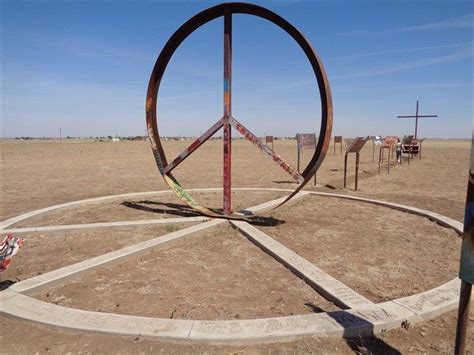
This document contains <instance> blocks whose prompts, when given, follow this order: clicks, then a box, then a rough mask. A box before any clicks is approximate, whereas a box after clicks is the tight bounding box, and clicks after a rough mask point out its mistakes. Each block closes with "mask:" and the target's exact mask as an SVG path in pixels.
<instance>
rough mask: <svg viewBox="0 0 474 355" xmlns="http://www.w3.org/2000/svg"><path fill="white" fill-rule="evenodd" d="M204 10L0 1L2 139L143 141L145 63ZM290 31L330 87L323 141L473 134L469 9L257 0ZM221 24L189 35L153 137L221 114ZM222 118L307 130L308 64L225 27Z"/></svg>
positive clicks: (248, 32)
mask: <svg viewBox="0 0 474 355" xmlns="http://www.w3.org/2000/svg"><path fill="white" fill-rule="evenodd" d="M217 3H219V2H209V1H192V2H191V1H173V2H172V1H120V0H119V1H105V0H104V1H99V0H97V1H73V0H70V1H66V0H63V1H61V0H56V1H42V0H38V1H21V0H16V1H8V0H2V1H1V16H2V34H1V35H2V48H1V58H2V126H1V134H2V136H5V137H13V136H58V135H59V127H61V128H62V132H63V135H70V136H98V135H115V134H118V135H124V136H128V135H143V134H144V132H145V113H144V106H145V95H146V88H147V84H148V79H149V76H150V73H151V70H152V68H153V65H154V62H155V60H156V58H157V56H158V54H159V52H160V51H161V49H162V47H163V46H164V44H165V42H166V41H167V39H168V38H169V37H170V36H171V34H172V33H173V32H174V31H175V30H176V29H177V28H178V27H179V26H180V25H181V24H182V23H183V22H185V21H186V20H187V19H188V18H190V17H191V16H193V15H194V14H195V13H197V12H199V11H201V10H204V9H205V8H207V7H209V6H212V5H215V4H217ZM255 3H257V4H259V5H262V6H265V7H267V8H268V9H270V10H272V11H274V12H276V13H278V14H279V15H281V16H283V17H284V18H285V19H287V20H288V21H289V22H291V23H292V24H293V25H295V26H296V27H297V28H298V29H300V30H301V31H302V32H303V33H304V34H305V35H306V37H307V38H308V39H309V40H310V42H311V43H312V44H313V46H314V47H315V49H316V50H317V51H318V53H319V55H320V57H321V59H322V61H323V64H324V66H325V69H326V71H327V74H328V77H329V82H330V85H331V90H332V95H333V104H334V130H333V132H334V134H337V135H343V136H358V135H368V134H382V135H392V134H395V135H403V134H409V133H412V132H413V130H414V122H413V121H412V120H399V119H397V118H396V116H397V115H409V114H414V111H415V104H416V100H417V99H418V100H420V113H421V114H438V115H439V117H438V118H435V119H425V120H422V121H421V122H420V126H419V136H421V137H443V138H449V137H456V138H461V137H465V138H470V136H471V131H472V117H473V107H472V103H473V31H474V27H473V26H474V5H473V4H474V3H473V2H472V1H466V2H463V1H448V0H446V1H441V0H438V1H337V0H336V1H311V2H309V1H308V2H305V1H283V0H281V1H256V2H255ZM222 32H223V20H222V19H216V20H214V21H213V22H211V23H209V24H207V25H206V26H204V27H202V28H200V29H199V30H197V31H196V32H195V33H193V34H192V35H191V36H190V37H189V38H188V39H187V40H186V41H185V42H184V43H183V45H182V46H181V47H180V48H179V49H178V50H177V52H176V53H175V55H174V56H173V58H172V61H171V63H170V64H169V66H168V68H167V71H166V74H165V77H164V79H163V83H162V86H161V89H160V93H159V109H158V115H159V128H160V132H161V134H162V135H185V136H191V135H193V136H195V135H198V134H199V133H200V132H201V131H204V130H206V129H207V128H208V127H209V126H210V125H211V124H212V123H214V122H215V121H217V120H218V119H219V118H220V117H221V116H222V95H223V94H222V70H223V67H222V65H223V64H222V59H223V53H222V50H223V49H222V41H223V39H222V36H223V33H222ZM233 115H234V116H235V117H236V118H237V119H238V120H240V121H241V122H243V123H244V124H245V125H246V126H247V127H248V128H249V129H251V130H252V131H254V133H256V134H257V135H263V134H272V135H287V136H293V135H295V134H296V133H297V132H318V131H319V124H320V122H319V118H320V107H319V98H318V92H317V87H316V86H315V82H314V81H313V75H312V73H311V70H310V67H309V64H308V61H307V59H306V57H305V56H304V55H303V53H302V51H301V50H300V49H299V47H297V45H296V44H295V43H294V42H293V40H292V39H291V38H290V37H288V36H287V35H286V34H285V33H284V32H283V31H282V30H280V29H279V28H277V27H275V26H274V25H273V24H271V23H269V22H266V21H264V20H262V19H259V18H256V17H252V16H248V15H234V18H233Z"/></svg>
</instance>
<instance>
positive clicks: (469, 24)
mask: <svg viewBox="0 0 474 355" xmlns="http://www.w3.org/2000/svg"><path fill="white" fill-rule="evenodd" d="M472 28H474V13H471V14H466V15H461V16H456V17H450V18H447V19H444V20H440V21H434V22H428V23H424V24H420V25H412V26H404V27H399V28H392V29H390V28H389V29H384V30H377V29H370V30H369V29H360V30H357V29H354V30H350V31H345V32H340V33H336V34H335V35H337V36H346V37H360V36H374V35H384V34H389V33H400V32H417V31H419V32H422V31H439V30H456V29H472Z"/></svg>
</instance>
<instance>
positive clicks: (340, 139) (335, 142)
mask: <svg viewBox="0 0 474 355" xmlns="http://www.w3.org/2000/svg"><path fill="white" fill-rule="evenodd" d="M337 143H339V144H340V146H341V155H342V136H334V155H336V144H337Z"/></svg>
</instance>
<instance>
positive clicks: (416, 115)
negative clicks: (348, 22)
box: [397, 100, 438, 139]
mask: <svg viewBox="0 0 474 355" xmlns="http://www.w3.org/2000/svg"><path fill="white" fill-rule="evenodd" d="M432 117H438V115H419V114H418V100H416V114H415V116H397V118H415V139H416V136H417V133H418V118H432Z"/></svg>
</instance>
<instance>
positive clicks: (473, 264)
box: [459, 135, 474, 284]
mask: <svg viewBox="0 0 474 355" xmlns="http://www.w3.org/2000/svg"><path fill="white" fill-rule="evenodd" d="M459 278H460V279H461V280H464V281H466V282H469V283H471V284H474V135H473V138H472V142H471V165H470V167H469V179H468V183H467V198H466V211H465V214H464V233H463V238H462V247H461V267H460V269H459Z"/></svg>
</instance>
